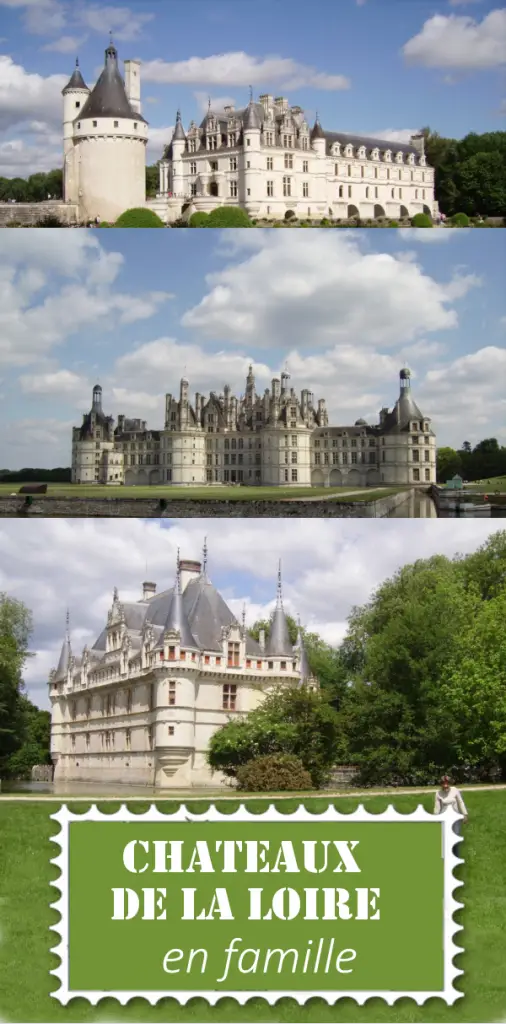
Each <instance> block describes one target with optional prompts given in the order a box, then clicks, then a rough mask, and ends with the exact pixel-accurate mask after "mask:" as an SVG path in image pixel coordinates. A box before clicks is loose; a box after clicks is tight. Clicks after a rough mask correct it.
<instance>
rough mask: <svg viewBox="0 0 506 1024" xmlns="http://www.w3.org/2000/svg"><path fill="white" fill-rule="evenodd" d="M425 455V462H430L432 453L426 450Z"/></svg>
mask: <svg viewBox="0 0 506 1024" xmlns="http://www.w3.org/2000/svg"><path fill="white" fill-rule="evenodd" d="M424 455H425V461H426V462H430V452H429V450H428V449H427V448H426V449H425V452H424Z"/></svg>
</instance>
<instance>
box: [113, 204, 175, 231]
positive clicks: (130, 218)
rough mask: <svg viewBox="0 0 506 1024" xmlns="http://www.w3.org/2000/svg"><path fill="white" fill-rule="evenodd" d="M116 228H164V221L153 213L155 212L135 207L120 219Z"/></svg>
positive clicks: (126, 211)
mask: <svg viewBox="0 0 506 1024" xmlns="http://www.w3.org/2000/svg"><path fill="white" fill-rule="evenodd" d="M114 227H115V228H164V227H165V224H164V223H163V220H160V218H159V217H158V216H157V214H156V213H153V210H148V209H145V208H144V207H142V206H139V207H134V208H133V209H132V210H125V212H124V213H122V214H121V217H118V219H117V221H116V223H115V225H114Z"/></svg>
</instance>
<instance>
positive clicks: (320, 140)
mask: <svg viewBox="0 0 506 1024" xmlns="http://www.w3.org/2000/svg"><path fill="white" fill-rule="evenodd" d="M311 149H313V150H314V152H315V153H318V154H319V156H325V135H324V134H323V128H322V126H321V124H320V121H319V119H318V114H316V117H315V122H314V125H313V128H312V131H311Z"/></svg>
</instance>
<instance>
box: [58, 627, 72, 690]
mask: <svg viewBox="0 0 506 1024" xmlns="http://www.w3.org/2000/svg"><path fill="white" fill-rule="evenodd" d="M71 655H72V651H71V648H70V634H69V612H68V611H67V631H66V634H65V640H64V641H63V643H62V645H61V652H60V660H59V662H58V666H57V669H56V672H55V676H54V678H55V682H58V681H61V680H63V679H66V678H67V675H68V670H69V665H70V658H71Z"/></svg>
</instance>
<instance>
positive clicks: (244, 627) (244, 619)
mask: <svg viewBox="0 0 506 1024" xmlns="http://www.w3.org/2000/svg"><path fill="white" fill-rule="evenodd" d="M242 628H243V629H246V601H245V602H244V604H243V606H242Z"/></svg>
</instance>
